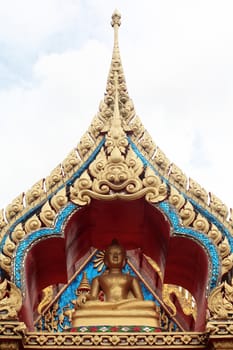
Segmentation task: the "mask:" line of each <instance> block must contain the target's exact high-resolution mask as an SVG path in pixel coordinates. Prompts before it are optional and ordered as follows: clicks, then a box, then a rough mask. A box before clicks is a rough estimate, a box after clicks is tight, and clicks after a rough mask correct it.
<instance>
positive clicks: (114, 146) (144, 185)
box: [70, 71, 167, 205]
mask: <svg viewBox="0 0 233 350" xmlns="http://www.w3.org/2000/svg"><path fill="white" fill-rule="evenodd" d="M118 84H119V76H118V73H117V71H115V72H114V86H113V87H112V89H113V91H115V96H114V98H115V100H114V111H113V116H112V119H111V124H110V128H109V131H108V133H107V136H106V141H105V145H104V147H102V149H101V151H100V152H99V154H98V155H97V157H96V159H95V160H94V161H93V162H92V163H91V164H90V166H89V169H88V170H89V173H88V172H87V171H85V172H84V173H83V174H82V176H81V177H80V178H79V179H77V180H76V181H75V183H74V185H73V186H71V191H70V193H71V196H70V198H71V200H72V201H73V202H74V203H76V204H78V205H86V204H88V203H90V200H91V198H98V199H110V198H111V199H114V198H122V199H136V198H140V197H142V196H145V198H146V199H147V200H148V201H151V202H153V203H155V202H158V201H160V200H162V199H165V198H166V195H167V189H166V186H165V185H164V184H163V183H162V181H161V180H160V178H159V177H158V176H156V175H155V174H154V173H153V172H152V171H151V170H150V169H149V168H148V167H147V169H146V171H145V173H144V178H143V180H141V177H142V176H143V171H144V168H143V164H142V162H141V160H140V159H139V158H138V157H137V156H136V154H135V153H134V152H133V151H132V149H131V147H130V146H129V144H128V140H127V137H126V134H125V131H124V129H123V127H122V122H121V118H120V110H119V92H118ZM111 98H112V99H113V96H112V97H111ZM139 176H140V177H139Z"/></svg>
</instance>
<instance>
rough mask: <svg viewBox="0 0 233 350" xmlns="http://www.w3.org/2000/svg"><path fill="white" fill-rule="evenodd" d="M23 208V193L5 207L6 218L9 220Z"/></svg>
mask: <svg viewBox="0 0 233 350" xmlns="http://www.w3.org/2000/svg"><path fill="white" fill-rule="evenodd" d="M23 208H24V206H23V194H21V195H19V196H18V197H16V198H15V199H14V200H13V201H12V203H11V204H9V205H8V206H7V207H6V218H7V220H8V221H11V220H12V219H13V218H14V217H15V216H16V215H17V214H19V213H20V212H21V211H22V210H23Z"/></svg>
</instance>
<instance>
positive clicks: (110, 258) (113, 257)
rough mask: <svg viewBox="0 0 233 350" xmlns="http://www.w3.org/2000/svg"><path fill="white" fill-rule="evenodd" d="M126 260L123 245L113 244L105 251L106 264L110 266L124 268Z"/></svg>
mask: <svg viewBox="0 0 233 350" xmlns="http://www.w3.org/2000/svg"><path fill="white" fill-rule="evenodd" d="M124 262H125V251H124V249H123V248H122V247H121V246H118V245H112V246H110V247H109V248H108V249H107V250H106V253H105V264H106V265H107V266H108V267H119V268H122V267H123V265H124Z"/></svg>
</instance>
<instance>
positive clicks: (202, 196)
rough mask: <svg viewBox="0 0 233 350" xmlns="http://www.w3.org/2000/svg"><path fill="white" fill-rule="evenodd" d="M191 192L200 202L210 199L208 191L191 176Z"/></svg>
mask: <svg viewBox="0 0 233 350" xmlns="http://www.w3.org/2000/svg"><path fill="white" fill-rule="evenodd" d="M189 192H190V193H191V194H192V195H193V197H194V198H195V199H197V200H198V202H202V203H206V204H207V200H208V193H207V192H206V191H205V190H204V189H203V188H202V187H201V186H200V185H199V184H198V183H197V182H196V181H194V180H193V179H191V178H189Z"/></svg>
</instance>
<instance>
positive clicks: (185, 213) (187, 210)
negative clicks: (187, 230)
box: [180, 202, 196, 226]
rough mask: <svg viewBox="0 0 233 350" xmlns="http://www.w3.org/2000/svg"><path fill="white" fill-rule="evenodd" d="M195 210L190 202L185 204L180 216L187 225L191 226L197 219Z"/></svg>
mask: <svg viewBox="0 0 233 350" xmlns="http://www.w3.org/2000/svg"><path fill="white" fill-rule="evenodd" d="M195 215H196V213H195V211H194V209H193V206H192V204H191V203H190V202H186V204H185V206H184V207H183V208H182V209H181V210H180V217H181V219H182V222H183V224H184V225H185V226H189V225H191V224H192V222H193V220H194V219H195Z"/></svg>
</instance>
